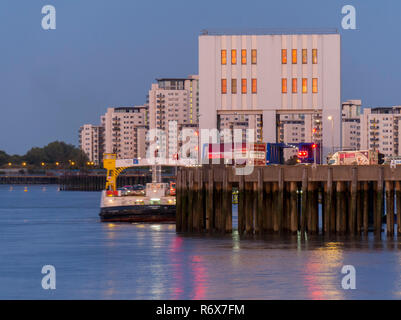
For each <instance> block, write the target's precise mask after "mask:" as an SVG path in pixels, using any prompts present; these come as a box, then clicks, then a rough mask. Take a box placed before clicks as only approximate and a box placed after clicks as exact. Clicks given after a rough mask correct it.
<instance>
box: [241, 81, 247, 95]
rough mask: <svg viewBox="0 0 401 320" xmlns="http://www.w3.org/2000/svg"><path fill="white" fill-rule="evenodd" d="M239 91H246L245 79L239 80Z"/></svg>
mask: <svg viewBox="0 0 401 320" xmlns="http://www.w3.org/2000/svg"><path fill="white" fill-rule="evenodd" d="M241 93H246V79H242V80H241Z"/></svg>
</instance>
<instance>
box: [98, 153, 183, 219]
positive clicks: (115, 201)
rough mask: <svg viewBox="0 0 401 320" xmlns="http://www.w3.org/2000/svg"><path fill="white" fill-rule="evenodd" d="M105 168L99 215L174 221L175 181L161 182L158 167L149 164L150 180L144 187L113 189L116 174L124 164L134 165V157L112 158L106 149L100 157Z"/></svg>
mask: <svg viewBox="0 0 401 320" xmlns="http://www.w3.org/2000/svg"><path fill="white" fill-rule="evenodd" d="M103 165H104V168H105V169H107V178H106V187H105V190H103V191H102V195H101V200H100V214H99V216H100V219H101V221H105V222H106V221H107V222H155V223H163V222H175V214H176V199H175V183H174V182H171V183H170V184H168V183H161V182H160V180H161V178H160V174H159V175H158V174H157V173H158V172H159V173H160V168H157V166H154V167H153V168H152V180H153V182H152V183H147V184H146V187H145V188H144V190H141V188H135V187H131V186H126V187H124V188H120V189H117V177H118V175H119V174H120V173H121V172H122V171H123V170H124V169H126V168H129V167H133V166H135V165H138V163H135V159H120V160H118V159H117V158H116V155H115V154H110V153H107V154H105V155H104V159H103Z"/></svg>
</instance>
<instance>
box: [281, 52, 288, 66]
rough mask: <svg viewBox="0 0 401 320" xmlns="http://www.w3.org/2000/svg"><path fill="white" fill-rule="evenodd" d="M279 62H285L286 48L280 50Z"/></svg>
mask: <svg viewBox="0 0 401 320" xmlns="http://www.w3.org/2000/svg"><path fill="white" fill-rule="evenodd" d="M281 63H282V64H287V49H282V50H281Z"/></svg>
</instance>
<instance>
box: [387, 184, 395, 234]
mask: <svg viewBox="0 0 401 320" xmlns="http://www.w3.org/2000/svg"><path fill="white" fill-rule="evenodd" d="M385 185H386V186H385V187H386V225H387V236H393V235H394V184H393V181H386V183H385Z"/></svg>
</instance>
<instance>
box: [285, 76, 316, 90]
mask: <svg viewBox="0 0 401 320" xmlns="http://www.w3.org/2000/svg"><path fill="white" fill-rule="evenodd" d="M317 82H318V81H317V78H312V93H318V87H317ZM291 84H292V90H291V92H292V93H298V79H297V78H292V81H291ZM287 87H288V86H287V78H282V79H281V92H282V93H287V92H288V88H287ZM302 93H308V79H307V78H302Z"/></svg>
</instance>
